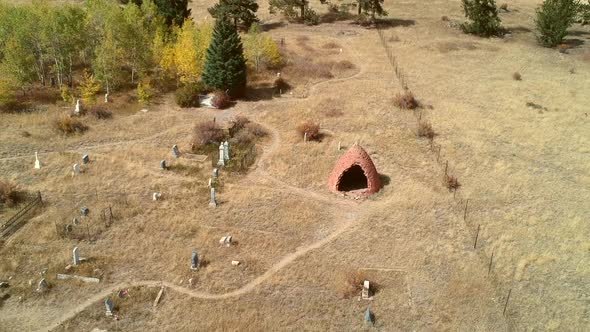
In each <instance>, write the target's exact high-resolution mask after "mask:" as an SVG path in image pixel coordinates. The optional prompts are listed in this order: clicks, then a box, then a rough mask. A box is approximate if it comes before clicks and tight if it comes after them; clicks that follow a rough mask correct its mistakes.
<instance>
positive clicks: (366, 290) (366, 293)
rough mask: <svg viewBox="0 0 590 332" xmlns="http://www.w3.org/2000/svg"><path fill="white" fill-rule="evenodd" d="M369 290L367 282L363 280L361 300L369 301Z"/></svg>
mask: <svg viewBox="0 0 590 332" xmlns="http://www.w3.org/2000/svg"><path fill="white" fill-rule="evenodd" d="M369 288H370V283H369V280H365V281H364V282H363V291H362V293H361V298H362V299H363V300H369V299H370V294H369V291H370V289H369Z"/></svg>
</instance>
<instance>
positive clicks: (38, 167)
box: [35, 151, 41, 169]
mask: <svg viewBox="0 0 590 332" xmlns="http://www.w3.org/2000/svg"><path fill="white" fill-rule="evenodd" d="M35 169H41V161H39V153H38V152H36V151H35Z"/></svg>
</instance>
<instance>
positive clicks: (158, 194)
mask: <svg viewBox="0 0 590 332" xmlns="http://www.w3.org/2000/svg"><path fill="white" fill-rule="evenodd" d="M161 197H162V193H153V194H152V200H153V201H157V200H159V199H160V198H161Z"/></svg>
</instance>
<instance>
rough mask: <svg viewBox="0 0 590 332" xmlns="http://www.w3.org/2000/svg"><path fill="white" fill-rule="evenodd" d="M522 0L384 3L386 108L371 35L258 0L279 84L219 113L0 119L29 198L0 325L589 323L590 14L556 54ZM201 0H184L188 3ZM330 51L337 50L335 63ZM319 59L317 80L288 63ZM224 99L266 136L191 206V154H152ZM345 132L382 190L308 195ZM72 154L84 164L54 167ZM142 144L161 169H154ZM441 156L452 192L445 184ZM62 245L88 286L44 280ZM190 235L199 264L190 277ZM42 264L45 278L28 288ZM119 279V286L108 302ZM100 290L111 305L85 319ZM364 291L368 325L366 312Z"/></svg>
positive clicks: (124, 110) (196, 179)
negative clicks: (409, 99) (473, 6)
mask: <svg viewBox="0 0 590 332" xmlns="http://www.w3.org/2000/svg"><path fill="white" fill-rule="evenodd" d="M540 2H541V1H532V0H515V1H511V2H510V3H509V8H510V11H509V12H507V13H504V12H502V13H501V18H502V20H503V25H504V26H505V27H506V28H507V29H508V30H510V31H512V33H511V34H509V35H508V36H505V37H504V38H491V39H482V38H478V37H474V36H469V35H465V34H463V33H462V32H461V31H460V30H459V29H458V28H454V27H450V26H449V23H448V22H447V21H443V20H441V16H443V15H444V16H447V17H448V18H449V19H450V20H451V21H454V22H461V21H463V15H462V10H461V7H460V1H458V0H456V1H442V0H434V1H428V2H427V3H426V2H418V1H389V0H386V2H385V7H386V9H387V10H388V12H389V16H390V17H391V18H392V19H391V20H390V23H391V24H389V26H387V27H384V28H383V34H384V38H385V40H386V42H387V44H388V45H389V46H388V47H389V48H390V49H391V50H392V53H393V55H394V56H395V57H396V59H397V62H398V64H399V66H400V67H401V68H402V69H403V71H404V72H405V74H406V76H405V77H406V80H407V84H408V86H409V88H410V90H411V91H412V92H413V93H414V94H415V95H416V97H417V99H418V100H419V101H420V102H421V104H422V105H424V107H423V108H421V109H420V110H418V111H417V112H416V113H414V112H413V111H408V110H400V109H398V108H396V107H395V106H394V105H393V97H394V95H395V94H396V93H398V92H401V91H402V86H401V84H400V82H399V80H398V79H397V78H396V76H395V74H394V73H393V68H392V66H391V64H390V62H389V60H388V57H387V53H386V50H385V48H384V47H383V45H382V43H381V39H380V37H379V34H378V31H377V30H376V29H374V28H363V27H359V26H357V25H354V24H352V23H351V22H349V21H342V22H335V23H324V24H321V25H319V26H314V27H307V26H303V25H298V24H287V23H284V24H277V22H279V18H278V17H276V16H271V15H269V14H268V10H267V8H268V4H267V2H262V3H261V8H260V17H261V18H262V19H263V21H265V22H266V23H269V24H272V26H273V28H272V29H270V30H269V33H271V34H272V35H273V37H274V38H275V39H280V38H285V42H286V48H287V50H288V51H289V52H291V53H292V56H293V58H294V59H299V60H298V61H299V62H297V61H295V64H294V65H293V66H292V68H290V69H288V68H286V69H285V71H284V72H283V77H284V78H285V79H286V80H287V81H288V82H292V83H293V84H294V85H295V88H294V90H293V94H292V95H291V94H287V95H285V96H283V97H276V98H255V99H259V100H255V101H254V100H250V101H239V102H238V103H237V104H236V105H235V106H234V107H232V108H229V109H227V110H223V111H219V110H211V109H181V108H179V107H178V106H176V104H175V103H174V101H173V98H172V96H170V95H165V96H162V97H160V98H158V100H157V101H156V102H155V103H154V104H152V105H150V106H148V107H147V108H148V109H149V111H148V112H146V113H144V112H140V111H139V109H140V108H141V107H140V106H139V105H136V104H135V103H134V102H127V99H126V98H128V97H126V96H115V104H116V105H117V106H116V109H115V111H114V116H113V119H110V120H96V119H91V118H89V117H87V118H85V119H87V120H85V121H86V124H87V125H88V126H89V127H90V129H89V131H88V132H86V133H85V134H83V135H78V136H71V137H62V136H60V135H58V134H56V133H55V131H54V130H53V129H52V126H51V124H52V121H53V119H55V118H56V117H58V116H59V115H60V114H62V113H63V112H67V111H68V110H67V109H63V108H61V106H56V105H48V106H47V107H46V110H41V111H37V112H33V113H26V114H0V178H3V179H8V180H10V181H12V182H14V183H17V184H18V185H19V186H20V188H22V189H26V190H28V191H31V192H34V191H41V192H42V193H43V196H44V200H45V204H44V206H43V208H42V209H41V210H40V211H38V212H37V213H36V214H35V216H34V217H33V218H32V219H31V220H29V222H28V223H27V224H26V225H25V226H24V227H23V228H22V229H20V230H19V231H18V232H17V233H16V234H15V235H13V236H12V237H11V238H10V239H9V240H8V241H7V242H6V243H5V244H4V245H3V246H2V247H0V280H7V279H8V278H9V277H12V278H11V279H10V281H9V282H10V287H9V288H7V289H2V290H0V291H1V292H3V293H0V295H2V294H9V295H10V297H7V298H4V299H3V300H0V331H38V330H39V331H44V330H55V331H92V330H93V329H94V328H97V329H101V330H107V331H283V330H287V331H302V330H305V331H364V330H371V329H378V330H382V331H587V330H588V329H589V327H590V169H589V166H590V117H589V115H588V113H590V106H589V105H590V28H589V27H582V26H579V25H575V26H574V27H573V28H572V29H571V33H570V35H569V37H568V43H569V44H571V45H572V48H571V49H569V50H568V53H567V54H562V53H559V52H558V51H557V50H555V49H545V48H541V47H539V46H538V45H537V44H536V42H535V36H534V22H533V17H534V8H535V7H536V6H537V5H538V4H539V3H540ZM211 4H212V1H211V0H207V1H203V0H199V1H196V0H195V1H193V4H192V8H193V16H194V17H195V19H197V20H201V19H204V17H205V15H206V7H208V6H210V5H211ZM312 6H313V7H314V8H317V9H318V10H321V11H325V8H323V7H322V6H321V5H320V4H319V3H315V2H314V3H313V4H312ZM209 19H211V18H209ZM334 44H336V45H337V46H334ZM339 48H342V53H340V51H339ZM302 59H313V63H309V62H308V63H305V61H304V60H302ZM344 60H346V61H349V62H351V63H352V64H354V66H352V67H351V66H344V68H342V66H338V65H334V64H338V63H341V61H344ZM326 63H328V64H331V65H330V66H331V71H330V75H327V74H326V75H321V74H318V73H315V74H314V73H313V72H311V73H309V72H310V71H309V70H308V71H307V72H308V73H307V74H306V75H302V74H301V72H300V70H302V66H303V65H306V66H311V67H312V68H315V67H313V66H318V68H320V67H321V68H323V67H325V66H326V65H325V64H326ZM515 72H518V73H520V74H521V75H522V80H521V81H516V80H514V79H513V73H515ZM264 79H265V78H264V77H262V78H260V80H259V81H258V82H257V83H256V84H258V85H259V86H260V89H261V90H262V89H263V87H264V86H265V85H264V82H265V81H264ZM266 79H269V78H266ZM129 100H131V99H129ZM527 104H528V105H539V106H537V108H534V107H531V106H527ZM539 107H540V109H539ZM237 115H245V116H247V117H248V118H250V119H251V120H252V121H255V122H257V123H260V124H261V125H263V126H264V127H265V128H266V129H267V130H268V132H269V133H270V135H269V137H268V138H266V139H264V140H263V141H261V144H259V147H258V150H259V151H258V158H257V160H256V163H255V165H254V166H253V167H252V168H251V169H250V171H249V172H248V173H247V174H242V175H236V174H230V173H228V172H225V171H223V170H222V171H221V175H220V178H221V179H220V180H221V182H222V183H223V185H222V187H221V188H220V190H219V194H218V199H219V203H220V205H219V206H218V207H217V208H209V207H208V202H209V193H208V188H207V180H208V179H209V177H210V175H211V171H212V167H211V160H206V161H205V162H199V161H197V160H195V159H188V158H183V157H181V158H179V159H173V158H172V157H171V153H170V148H171V147H172V145H173V144H178V146H179V148H180V150H181V151H187V150H189V146H190V139H191V135H192V131H193V127H194V125H195V124H196V123H199V122H202V121H206V120H211V119H212V118H213V117H215V118H216V121H219V122H227V121H230V120H231V119H232V118H234V117H235V116H237ZM417 117H421V118H422V119H423V120H428V121H430V123H431V124H432V126H433V128H434V130H435V132H436V134H437V135H436V137H435V138H434V142H433V146H432V147H431V144H430V142H429V141H428V140H427V139H423V138H418V137H417V135H416V130H417ZM306 119H311V120H314V121H316V122H319V123H320V124H321V128H322V134H323V139H322V140H321V142H306V143H304V142H303V141H302V139H301V138H300V136H298V134H297V132H296V131H295V127H296V126H297V125H298V124H299V123H300V122H301V121H303V120H306ZM24 132H26V133H27V134H23V133H24ZM339 142H341V143H342V145H343V150H341V151H338V149H337V147H338V144H339ZM355 142H358V143H360V144H361V145H362V146H363V147H364V148H365V149H366V150H367V152H368V153H369V154H370V156H371V158H372V159H373V161H374V163H375V165H376V167H377V170H378V171H379V173H381V175H382V179H383V180H384V184H385V185H384V187H383V188H382V190H381V191H380V192H379V193H378V194H376V195H374V196H372V197H370V198H368V199H363V200H353V199H350V198H345V197H340V196H337V195H334V194H331V193H330V192H329V191H328V189H327V178H328V175H329V173H330V171H331V170H332V167H333V166H334V163H335V162H336V160H337V159H338V158H339V156H340V155H341V154H343V153H344V151H345V150H346V149H347V148H348V147H350V146H351V145H352V144H353V143H355ZM439 147H440V157H438V153H439ZM35 151H39V153H40V159H41V161H42V163H43V168H42V169H40V170H34V169H33V165H34V152H35ZM85 153H88V154H89V155H90V157H91V159H92V162H91V163H90V164H88V165H84V167H83V169H82V171H83V172H82V174H81V175H80V176H77V177H72V176H71V174H70V173H71V169H72V165H73V164H74V163H76V162H78V161H79V160H80V158H81V156H82V155H83V154H85ZM161 159H167V160H168V161H169V162H171V164H172V165H173V169H171V170H169V171H165V172H163V171H161V170H160V169H159V161H160V160H161ZM437 159H438V160H437ZM447 160H448V165H449V168H448V170H449V173H450V174H453V175H455V176H457V177H458V180H459V182H460V183H461V187H460V189H459V190H458V191H457V192H456V194H454V193H453V192H449V190H448V189H447V188H446V187H445V186H444V185H443V181H442V176H443V174H444V168H445V164H446V162H447ZM179 165H181V166H179ZM157 191H159V192H162V199H161V200H160V201H157V202H154V201H152V199H151V194H152V193H153V192H157ZM467 200H468V202H469V203H467V204H468V208H467V212H466V213H465V204H466V202H467ZM82 206H87V207H89V208H90V210H91V212H90V215H89V217H88V218H84V219H83V220H82V221H81V224H80V225H79V226H77V229H76V232H77V233H76V234H78V235H79V240H76V239H70V238H62V237H59V236H58V235H57V233H56V227H58V228H60V229H61V228H63V226H64V224H65V223H67V222H69V221H70V220H71V219H72V218H73V217H74V216H75V215H76V214H78V210H79V208H80V207H82ZM109 206H112V208H113V212H114V216H115V218H114V221H113V222H112V224H111V225H110V226H109V227H107V226H106V225H105V224H104V222H103V221H102V220H101V218H100V211H101V210H102V209H104V208H107V207H109ZM1 213H3V214H0V216H1V217H2V221H4V219H5V216H8V215H9V213H8V212H6V211H4V212H1ZM478 229H479V233H478ZM477 233H478V234H477ZM227 234H231V235H232V236H233V238H234V239H235V241H237V243H236V244H235V245H233V246H231V247H229V248H226V247H222V246H220V245H219V243H218V241H219V238H220V237H222V236H225V235H227ZM476 234H477V235H478V240H477V248H475V249H474V241H475V237H476ZM74 246H78V247H79V248H80V250H81V256H82V257H88V258H89V261H87V262H83V263H82V264H81V265H80V266H78V267H76V268H75V270H74V273H78V274H80V275H85V276H100V277H101V282H100V283H98V284H85V283H82V282H78V281H75V280H57V279H56V273H64V269H65V266H66V265H68V264H70V263H71V256H72V255H71V254H72V249H73V247H74ZM192 249H197V250H198V251H199V253H200V254H201V255H203V258H204V259H205V260H206V264H204V266H203V267H202V268H201V269H199V270H198V271H191V270H190V255H191V250H192ZM492 255H493V257H492ZM490 258H491V265H490ZM232 260H239V261H240V262H241V264H240V265H239V266H232V264H231V261H232ZM43 270H47V271H46V273H45V278H46V279H47V281H48V282H49V284H50V287H51V288H50V290H49V291H48V292H46V293H44V294H39V293H37V292H35V287H36V285H37V282H38V281H39V279H40V278H41V275H40V273H41V272H42V271H43ZM355 276H356V279H359V278H360V280H363V279H365V278H366V279H369V280H371V282H373V283H374V284H375V285H377V287H376V292H375V294H374V298H373V300H372V301H366V300H360V299H359V297H360V291H358V292H356V291H350V287H351V285H350V284H349V282H348V280H349V279H351V278H352V277H355ZM189 279H192V281H193V282H192V284H191V283H190V282H189ZM31 283H32V286H31ZM161 286H164V287H165V290H164V293H163V294H164V295H163V297H162V299H161V301H160V303H159V304H158V306H156V307H155V308H154V307H153V306H152V303H153V301H154V299H155V297H156V295H157V293H158V291H159V290H160V287H161ZM121 289H129V296H127V297H125V298H118V297H117V293H118V291H119V290H121ZM508 294H510V298H509V299H508V298H507V297H508ZM108 296H111V297H112V298H114V299H115V304H116V307H117V308H118V314H119V319H118V320H114V319H112V318H108V317H106V316H105V307H104V304H103V301H104V299H105V298H107V297H108ZM506 303H507V306H506V307H505V305H506ZM369 304H370V307H371V310H372V311H373V312H374V314H375V318H376V321H375V326H374V327H368V326H367V325H366V324H365V322H364V312H365V310H366V308H367V306H368V305H369Z"/></svg>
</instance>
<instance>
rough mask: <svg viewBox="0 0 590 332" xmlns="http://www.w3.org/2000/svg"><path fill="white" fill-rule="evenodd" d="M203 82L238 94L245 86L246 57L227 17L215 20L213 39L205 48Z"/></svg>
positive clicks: (238, 36)
mask: <svg viewBox="0 0 590 332" xmlns="http://www.w3.org/2000/svg"><path fill="white" fill-rule="evenodd" d="M203 82H204V83H205V84H206V85H207V86H209V87H211V88H214V89H217V90H223V91H226V90H229V94H230V95H232V96H238V95H240V94H241V93H242V92H243V91H244V88H245V87H246V59H245V58H244V50H243V48H242V41H241V39H240V35H239V34H238V31H237V30H236V27H235V26H234V25H233V24H231V23H230V22H229V21H228V20H227V19H220V20H217V21H216V22H215V28H214V29H213V40H212V41H211V44H210V45H209V48H208V49H207V55H206V57H205V69H204V71H203Z"/></svg>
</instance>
